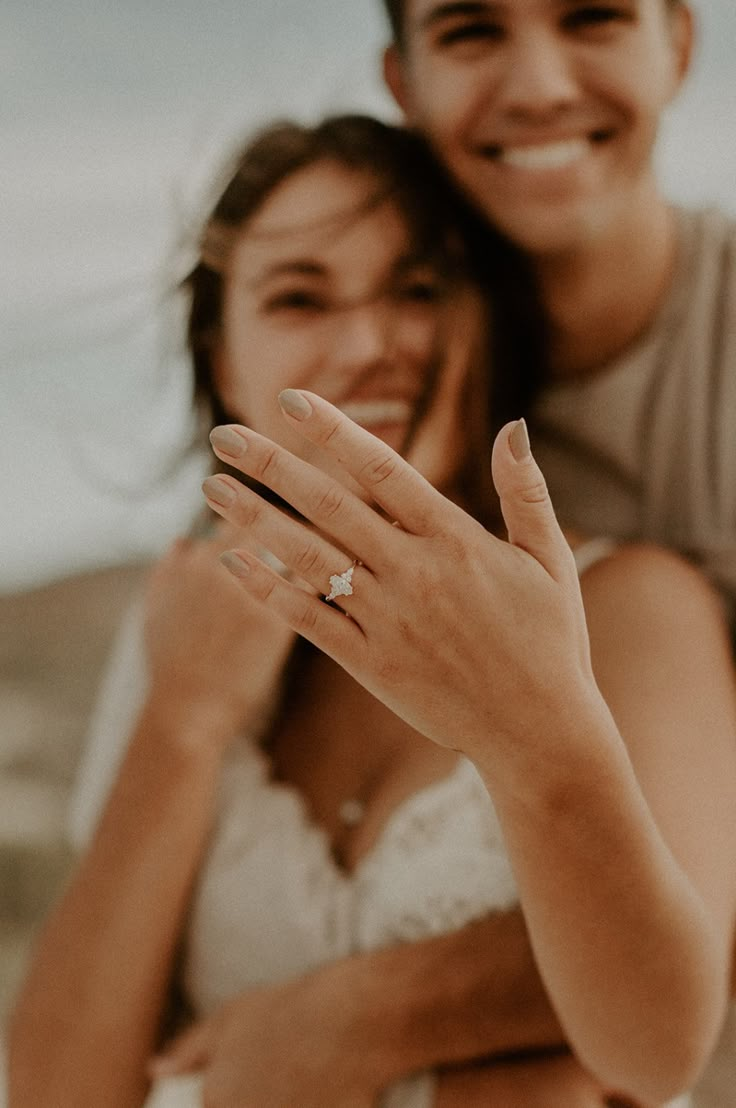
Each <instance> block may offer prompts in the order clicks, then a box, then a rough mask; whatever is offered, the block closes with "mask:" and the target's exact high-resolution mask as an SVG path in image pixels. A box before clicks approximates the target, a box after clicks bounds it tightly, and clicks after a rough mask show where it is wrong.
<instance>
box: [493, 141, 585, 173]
mask: <svg viewBox="0 0 736 1108" xmlns="http://www.w3.org/2000/svg"><path fill="white" fill-rule="evenodd" d="M496 149H497V151H498V152H497V154H496V157H497V159H498V161H501V162H504V163H505V164H506V165H510V166H513V167H514V168H516V169H563V168H564V167H565V166H568V165H572V164H573V162H576V161H579V160H580V158H583V157H584V156H585V155H586V154H587V153H588V151H589V149H590V144H589V142H588V140H587V139H568V140H566V141H565V142H550V143H547V144H546V145H544V146H509V147H502V148H498V147H497V148H496Z"/></svg>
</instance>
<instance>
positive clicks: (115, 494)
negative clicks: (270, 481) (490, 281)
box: [0, 0, 736, 591]
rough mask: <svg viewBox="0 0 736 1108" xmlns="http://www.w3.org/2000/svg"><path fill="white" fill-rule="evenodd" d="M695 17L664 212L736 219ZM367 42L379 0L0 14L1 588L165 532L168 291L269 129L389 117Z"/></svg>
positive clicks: (372, 39)
mask: <svg viewBox="0 0 736 1108" xmlns="http://www.w3.org/2000/svg"><path fill="white" fill-rule="evenodd" d="M699 15H700V19H701V24H702V45H701V49H700V51H699V56H698V59H697V62H696V66H695V72H694V75H693V78H692V79H691V81H690V83H689V85H688V88H687V89H686V91H685V93H684V95H683V96H682V98H681V100H680V102H679V103H678V106H677V109H676V110H675V111H673V112H672V114H671V118H670V119H669V120H668V122H667V125H666V127H665V130H664V133H663V137H662V142H661V150H660V161H661V166H662V173H663V177H664V180H665V183H666V186H667V189H668V191H669V193H670V194H671V195H672V196H673V197H675V198H676V199H681V200H684V201H688V202H698V203H700V202H706V201H716V202H718V203H721V204H722V205H724V206H726V207H728V208H730V209H731V210H733V211H736V197H735V194H734V183H735V182H736V119H735V118H734V111H733V105H734V103H735V102H736V95H735V92H736V81H735V79H734V76H733V56H734V49H735V48H736V4H734V2H733V0H703V2H702V3H701V4H700V6H699ZM383 37H384V29H383V22H382V15H381V12H380V9H379V5H378V0H218V3H207V4H204V3H201V2H196V0H176V3H175V2H174V0H168V2H163V0H78V2H76V3H70V2H67V3H64V2H63V0H54V2H51V0H32V2H30V0H2V3H1V4H0V124H1V126H2V161H1V163H0V165H1V168H0V213H1V214H0V250H1V251H2V259H3V263H4V264H3V267H2V273H1V274H0V291H1V293H2V295H1V296H0V371H1V373H2V376H1V377H0V381H1V382H2V383H1V384H0V390H1V393H0V472H2V474H3V475H4V480H3V485H2V487H1V488H0V518H1V519H2V526H0V591H2V590H9V589H14V588H19V587H26V586H28V585H32V584H35V583H40V582H42V581H44V580H46V579H49V578H51V577H53V576H55V575H58V574H62V573H66V572H71V571H73V570H76V569H81V568H91V567H93V566H95V565H98V564H103V563H109V562H112V561H116V560H118V559H120V558H124V557H129V556H131V555H136V554H144V553H147V552H150V551H151V549H152V544H155V543H157V542H158V543H160V542H161V541H162V539H163V538H165V537H167V536H168V535H172V534H174V533H175V532H176V530H177V529H178V528H179V527H180V526H181V525H182V523H183V521H184V520H185V519H186V516H187V514H188V512H189V505H190V504H191V503H192V502H193V501H194V502H196V497H197V488H198V482H199V473H200V465H199V463H197V462H193V463H189V464H188V465H184V466H183V467H182V468H181V471H180V473H179V475H178V476H177V478H176V479H175V480H173V481H172V482H169V483H168V484H166V483H164V484H163V486H162V487H161V488H159V489H158V491H156V492H153V493H151V494H149V495H146V494H145V489H144V488H143V481H144V476H145V475H147V474H148V475H151V477H152V478H153V477H155V475H156V472H157V470H156V467H157V464H158V462H159V460H160V458H161V457H162V456H163V455H165V454H166V452H167V450H168V451H169V452H170V450H171V449H172V448H173V447H174V446H175V444H176V443H177V442H179V441H181V434H182V427H183V425H184V420H185V410H186V396H185V392H184V389H183V384H182V383H183V382H184V380H185V377H184V375H183V374H182V373H180V372H179V373H177V372H176V370H177V366H178V365H180V364H181V363H180V353H179V351H178V350H177V349H176V348H175V347H174V346H172V341H171V336H172V335H174V334H176V333H177V329H176V325H175V322H174V323H171V322H167V321H168V316H167V314H166V313H165V312H164V310H163V309H164V308H165V306H166V304H167V301H166V300H165V297H164V290H165V289H166V288H167V287H168V286H170V285H171V283H172V281H173V280H174V279H175V277H176V275H177V274H178V273H180V272H181V271H182V266H183V265H184V264H185V260H186V257H187V252H186V246H187V243H188V242H190V241H191V233H192V229H193V228H196V226H197V223H198V221H199V217H200V213H201V212H202V211H203V210H204V206H203V205H204V198H205V195H206V188H205V186H206V183H207V182H208V181H209V180H210V178H211V177H212V174H213V172H214V171H215V170H216V169H217V167H218V166H219V165H220V164H221V161H222V158H223V156H224V155H225V154H226V153H227V152H228V151H229V149H230V148H231V146H232V144H233V143H234V142H235V141H237V140H238V139H239V138H240V137H241V136H243V135H244V134H246V133H247V132H248V131H249V130H250V129H252V128H253V126H254V125H256V124H258V123H261V122H264V121H266V120H268V119H271V118H273V117H274V116H284V115H289V116H294V115H296V116H299V117H302V118H306V119H309V118H316V117H318V116H319V115H322V114H324V113H325V112H327V111H334V110H338V109H344V108H361V109H365V110H370V111H373V112H376V113H379V114H383V115H386V114H390V113H392V108H391V105H390V103H389V101H388V98H387V96H386V95H385V94H384V92H383V90H382V88H381V85H380V82H379V80H378V57H379V52H380V47H381V44H382V41H383ZM162 320H163V321H164V322H163V323H162ZM156 487H157V486H156ZM136 490H138V491H137V492H136Z"/></svg>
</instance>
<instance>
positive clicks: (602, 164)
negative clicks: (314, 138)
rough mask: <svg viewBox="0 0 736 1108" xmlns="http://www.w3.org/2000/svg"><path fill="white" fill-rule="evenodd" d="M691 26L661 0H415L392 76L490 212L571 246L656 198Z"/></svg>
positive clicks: (523, 241) (391, 62) (406, 104)
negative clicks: (668, 112)
mask: <svg viewBox="0 0 736 1108" xmlns="http://www.w3.org/2000/svg"><path fill="white" fill-rule="evenodd" d="M690 30H691V24H690V18H689V13H688V11H687V10H686V9H685V8H680V7H676V8H675V9H674V10H672V9H670V7H668V5H667V4H666V3H665V0H616V2H614V3H608V2H603V0H588V2H586V3H583V2H581V0H498V2H493V0H470V2H468V0H406V12H405V46H404V50H403V52H402V53H399V52H397V51H396V49H395V48H391V49H390V50H389V52H388V53H387V57H386V76H387V80H388V82H389V85H390V86H391V88H392V91H393V92H394V95H395V96H396V98H397V99H398V101H399V103H400V104H401V106H402V107H403V108H404V111H405V113H406V115H407V118H408V119H409V121H410V122H412V123H413V124H415V125H417V126H419V127H420V128H421V129H422V130H423V131H424V132H425V133H426V134H427V136H428V137H429V138H430V140H431V141H432V143H433V145H434V146H435V148H436V150H437V152H438V154H439V156H440V157H441V158H442V160H443V161H444V162H445V164H446V165H447V167H448V168H449V169H450V171H451V172H452V173H453V175H454V177H455V178H456V180H457V181H458V182H459V184H460V185H461V186H462V188H463V189H464V190H465V191H466V192H467V193H468V194H469V195H470V197H471V198H472V199H473V201H474V202H475V203H476V204H477V205H478V206H479V207H480V208H481V210H482V211H483V212H484V213H485V214H486V215H487V216H488V218H489V220H491V221H492V222H493V223H494V224H495V225H496V226H497V227H498V228H499V229H500V230H502V231H503V232H505V233H506V234H507V235H508V236H509V237H510V238H511V239H512V240H513V241H514V242H516V243H517V244H518V245H519V246H521V247H522V248H523V249H526V250H529V251H530V252H532V253H534V254H545V253H553V252H554V253H557V252H560V251H565V252H566V251H569V250H570V249H572V250H575V249H576V248H580V247H581V246H583V245H584V244H585V243H587V242H589V241H590V239H591V237H597V236H600V235H602V234H606V233H610V231H611V230H612V229H613V228H614V227H615V223H616V220H617V219H621V218H625V217H626V214H627V212H629V211H630V210H631V208H632V205H639V204H640V203H642V202H646V198H651V197H652V196H653V195H654V190H653V188H652V167H651V161H652V149H653V146H654V141H655V138H656V134H657V128H658V123H659V119H660V116H661V113H662V110H663V109H664V107H665V106H666V105H667V103H668V102H669V100H670V99H671V97H672V96H673V95H674V93H675V91H676V89H677V87H678V85H679V82H680V80H681V78H682V75H683V74H684V72H685V69H686V66H687V58H688V56H689V47H690Z"/></svg>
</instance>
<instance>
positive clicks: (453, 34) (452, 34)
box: [437, 19, 503, 46]
mask: <svg viewBox="0 0 736 1108" xmlns="http://www.w3.org/2000/svg"><path fill="white" fill-rule="evenodd" d="M502 36H503V27H502V26H501V24H500V23H493V22H492V21H491V20H487V19H483V20H473V21H472V22H467V23H457V24H455V25H451V26H449V27H446V28H445V29H444V30H441V31H440V33H439V34H438V36H437V41H438V43H439V45H440V46H454V45H456V44H457V43H465V42H479V41H490V42H492V41H495V40H497V39H500V38H501V37H502Z"/></svg>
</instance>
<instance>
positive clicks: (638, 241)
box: [537, 186, 677, 378]
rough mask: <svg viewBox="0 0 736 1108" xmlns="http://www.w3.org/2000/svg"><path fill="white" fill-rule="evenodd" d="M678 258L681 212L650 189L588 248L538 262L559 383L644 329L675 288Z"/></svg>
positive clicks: (598, 362) (605, 357) (618, 349)
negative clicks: (611, 228)
mask: <svg viewBox="0 0 736 1108" xmlns="http://www.w3.org/2000/svg"><path fill="white" fill-rule="evenodd" d="M676 253H677V227H676V218H675V213H674V212H673V211H672V209H671V208H670V207H669V205H668V204H667V203H666V201H665V200H664V199H663V198H661V197H659V196H657V195H656V194H655V193H654V192H653V186H652V192H651V193H650V194H649V195H647V196H643V197H642V202H641V203H640V204H638V205H632V207H631V208H630V209H629V210H627V212H626V213H625V214H624V215H623V217H622V219H621V220H619V221H618V222H617V224H616V227H615V229H613V230H612V232H611V233H610V234H609V235H607V236H601V238H600V239H599V240H597V241H596V242H595V243H593V244H592V245H591V247H590V249H588V250H586V251H576V252H575V253H570V254H567V255H563V256H560V255H555V256H547V257H544V258H542V259H540V260H539V261H538V264H537V273H538V276H539V280H540V283H541V289H542V298H543V301H544V304H545V308H546V311H547V315H548V320H549V326H550V342H551V366H552V374H553V376H554V377H556V378H563V377H570V376H576V375H578V374H580V375H582V374H585V373H591V372H594V371H595V370H596V369H599V368H600V367H601V366H603V365H605V364H606V363H607V362H609V361H610V360H611V359H612V358H615V357H616V356H617V355H619V354H621V353H622V352H623V351H624V350H625V349H626V348H627V347H628V346H629V345H630V344H631V343H633V342H634V341H635V340H636V339H637V338H639V337H640V336H641V335H642V334H643V333H644V332H645V331H646V329H647V328H648V327H649V326H650V324H651V323H652V322H653V320H654V318H655V316H656V313H657V311H658V309H659V307H660V305H661V303H662V301H663V299H664V298H665V296H666V294H667V291H668V289H669V287H670V283H671V280H672V276H673V272H674V266H675V259H676Z"/></svg>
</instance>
